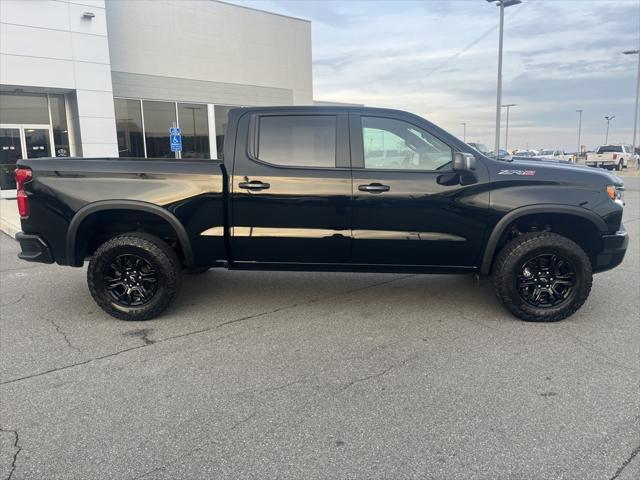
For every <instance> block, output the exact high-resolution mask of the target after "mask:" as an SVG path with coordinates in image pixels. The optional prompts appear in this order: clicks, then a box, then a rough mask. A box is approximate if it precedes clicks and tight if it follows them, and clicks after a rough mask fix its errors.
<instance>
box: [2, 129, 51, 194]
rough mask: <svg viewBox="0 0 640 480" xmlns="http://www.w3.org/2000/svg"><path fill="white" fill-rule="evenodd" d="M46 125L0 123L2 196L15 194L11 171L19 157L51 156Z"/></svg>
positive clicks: (49, 133) (48, 130)
mask: <svg viewBox="0 0 640 480" xmlns="http://www.w3.org/2000/svg"><path fill="white" fill-rule="evenodd" d="M51 138H52V136H51V128H50V127H49V126H48V125H0V189H2V196H3V197H4V196H13V195H15V188H16V184H15V181H14V178H13V171H14V170H15V169H16V162H17V161H18V160H20V159H21V158H40V157H50V156H51Z"/></svg>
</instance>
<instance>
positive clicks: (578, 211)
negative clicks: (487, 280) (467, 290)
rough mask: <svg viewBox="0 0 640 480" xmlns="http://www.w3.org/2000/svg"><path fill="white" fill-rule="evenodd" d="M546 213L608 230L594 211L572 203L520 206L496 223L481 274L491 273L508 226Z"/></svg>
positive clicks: (484, 253) (484, 256) (484, 257)
mask: <svg viewBox="0 0 640 480" xmlns="http://www.w3.org/2000/svg"><path fill="white" fill-rule="evenodd" d="M545 214H547V215H550V216H553V215H556V216H557V215H562V216H567V217H574V218H576V219H580V220H581V221H582V222H585V221H587V222H590V224H591V225H592V227H593V228H595V229H597V231H598V232H599V233H601V234H603V233H606V232H607V224H606V223H605V221H604V220H603V219H602V218H601V217H599V216H598V215H596V214H595V213H594V212H592V211H590V210H587V209H585V208H581V207H576V206H572V205H555V204H543V205H528V206H525V207H520V208H517V209H515V210H512V211H510V212H509V213H507V214H506V215H505V216H503V217H502V218H501V219H500V221H498V223H497V224H496V225H495V227H494V228H493V230H492V231H491V234H490V235H489V238H488V239H487V242H486V244H485V247H484V251H483V254H482V259H481V263H480V274H481V275H489V273H490V272H491V267H492V265H493V261H494V259H495V256H496V254H497V253H498V247H499V246H500V241H501V240H502V239H503V238H504V235H505V233H507V232H508V228H509V227H510V226H511V225H513V224H514V223H515V222H517V221H518V220H523V219H525V218H526V217H535V216H544V215H545Z"/></svg>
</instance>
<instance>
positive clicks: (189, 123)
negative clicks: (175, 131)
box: [145, 103, 211, 158]
mask: <svg viewBox="0 0 640 480" xmlns="http://www.w3.org/2000/svg"><path fill="white" fill-rule="evenodd" d="M145 118H146V112H145ZM178 121H179V123H180V134H181V136H182V153H181V155H182V158H211V156H210V154H209V121H208V119H207V106H206V105H197V104H192V103H179V104H178Z"/></svg>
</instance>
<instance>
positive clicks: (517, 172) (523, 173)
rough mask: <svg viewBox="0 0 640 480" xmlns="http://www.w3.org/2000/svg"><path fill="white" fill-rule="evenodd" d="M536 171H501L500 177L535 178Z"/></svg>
mask: <svg viewBox="0 0 640 480" xmlns="http://www.w3.org/2000/svg"><path fill="white" fill-rule="evenodd" d="M535 174H536V171H535V170H500V172H499V173H498V175H522V176H524V177H533V176H534V175H535Z"/></svg>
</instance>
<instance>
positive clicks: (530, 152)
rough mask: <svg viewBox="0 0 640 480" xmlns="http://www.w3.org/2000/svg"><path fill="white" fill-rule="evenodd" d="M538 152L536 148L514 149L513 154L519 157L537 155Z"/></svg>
mask: <svg viewBox="0 0 640 480" xmlns="http://www.w3.org/2000/svg"><path fill="white" fill-rule="evenodd" d="M537 154H538V152H536V151H535V150H521V149H517V150H514V152H513V155H514V156H517V157H535V156H536V155H537Z"/></svg>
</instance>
